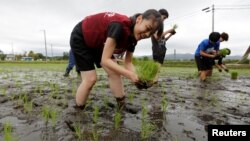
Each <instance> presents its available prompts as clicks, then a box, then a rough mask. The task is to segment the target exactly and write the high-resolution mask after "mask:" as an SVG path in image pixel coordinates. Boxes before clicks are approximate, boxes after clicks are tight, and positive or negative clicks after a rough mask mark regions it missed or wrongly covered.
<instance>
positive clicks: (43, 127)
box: [0, 62, 250, 141]
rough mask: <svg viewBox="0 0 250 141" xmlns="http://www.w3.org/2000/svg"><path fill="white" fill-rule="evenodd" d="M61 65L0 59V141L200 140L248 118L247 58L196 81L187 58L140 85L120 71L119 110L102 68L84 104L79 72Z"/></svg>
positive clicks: (249, 73)
mask: <svg viewBox="0 0 250 141" xmlns="http://www.w3.org/2000/svg"><path fill="white" fill-rule="evenodd" d="M65 68H66V62H64V63H60V62H57V63H47V64H45V63H6V62H5V63H3V62H0V80H1V81H0V105H1V106H0V141H34V140H35V141H77V140H81V141H140V140H145V141H206V140H207V125H210V124H215V125H227V124H240V125H249V124H250V110H249V109H250V67H249V65H247V66H234V65H232V66H230V67H229V69H230V72H229V73H226V72H219V71H218V70H216V69H214V73H213V76H212V77H211V78H209V79H208V80H207V81H206V82H200V81H199V78H198V76H197V70H196V67H195V65H194V63H193V62H191V63H178V62H173V63H169V64H166V65H164V67H163V68H162V69H161V71H160V76H159V81H158V83H157V84H155V85H153V86H152V87H151V88H149V89H143V90H139V89H137V88H136V87H135V85H134V84H132V83H131V81H129V80H128V79H125V78H124V85H125V92H126V108H125V109H124V110H123V111H121V112H119V111H117V110H116V100H115V98H114V97H113V96H112V94H111V92H110V89H109V85H108V78H107V75H106V73H105V72H104V71H103V70H102V69H98V70H97V72H98V81H97V83H96V85H95V86H94V88H93V90H92V91H91V94H90V96H89V99H88V102H87V105H86V108H85V109H84V110H78V109H75V108H74V105H75V93H76V90H77V87H78V85H79V83H80V82H81V79H80V77H79V76H77V73H76V72H75V71H72V72H71V74H70V76H69V77H63V73H64V71H65ZM231 72H237V73H238V77H237V79H235V80H233V79H231Z"/></svg>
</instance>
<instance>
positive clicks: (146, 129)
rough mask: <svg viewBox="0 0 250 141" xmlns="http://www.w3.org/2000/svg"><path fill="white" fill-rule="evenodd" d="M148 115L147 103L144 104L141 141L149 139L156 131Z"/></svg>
mask: <svg viewBox="0 0 250 141" xmlns="http://www.w3.org/2000/svg"><path fill="white" fill-rule="evenodd" d="M147 114H148V109H147V108H146V106H145V103H144V102H143V107H142V125H141V139H142V140H145V139H147V138H148V137H149V136H150V135H151V134H152V133H153V131H154V130H155V129H156V126H155V125H154V124H153V123H151V122H150V121H149V120H148V119H147Z"/></svg>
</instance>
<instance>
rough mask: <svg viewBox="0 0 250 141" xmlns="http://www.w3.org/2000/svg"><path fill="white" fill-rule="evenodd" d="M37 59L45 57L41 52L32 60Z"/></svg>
mask: <svg viewBox="0 0 250 141" xmlns="http://www.w3.org/2000/svg"><path fill="white" fill-rule="evenodd" d="M37 59H45V57H44V56H43V54H42V53H37V54H36V56H35V58H34V60H37Z"/></svg>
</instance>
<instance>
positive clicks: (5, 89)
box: [2, 87, 7, 96]
mask: <svg viewBox="0 0 250 141" xmlns="http://www.w3.org/2000/svg"><path fill="white" fill-rule="evenodd" d="M2 95H3V96H6V95H7V88H6V87H4V88H3V89H2Z"/></svg>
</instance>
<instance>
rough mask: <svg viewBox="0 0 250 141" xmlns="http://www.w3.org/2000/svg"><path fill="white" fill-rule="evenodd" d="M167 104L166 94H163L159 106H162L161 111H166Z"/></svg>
mask: <svg viewBox="0 0 250 141" xmlns="http://www.w3.org/2000/svg"><path fill="white" fill-rule="evenodd" d="M167 106H168V102H167V98H166V95H163V97H162V99H161V108H162V111H163V112H166V111H167Z"/></svg>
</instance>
